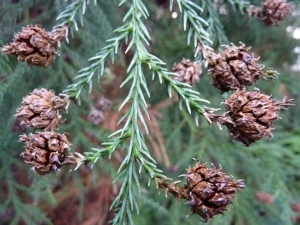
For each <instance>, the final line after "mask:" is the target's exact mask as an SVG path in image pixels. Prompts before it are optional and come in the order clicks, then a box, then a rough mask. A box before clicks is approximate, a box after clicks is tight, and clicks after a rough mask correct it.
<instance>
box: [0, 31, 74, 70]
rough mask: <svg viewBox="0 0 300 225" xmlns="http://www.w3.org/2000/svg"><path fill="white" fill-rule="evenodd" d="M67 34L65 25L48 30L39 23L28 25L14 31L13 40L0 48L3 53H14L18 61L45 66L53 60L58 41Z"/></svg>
mask: <svg viewBox="0 0 300 225" xmlns="http://www.w3.org/2000/svg"><path fill="white" fill-rule="evenodd" d="M67 35H68V29H67V27H66V26H57V27H54V28H53V30H52V31H51V32H48V31H45V29H43V28H42V27H41V26H40V25H28V26H27V27H23V28H22V30H21V32H19V33H16V34H15V35H14V39H13V42H11V43H10V44H7V45H5V46H3V47H2V49H1V50H2V53H3V54H12V55H16V56H17V59H18V61H19V62H26V63H27V64H29V65H35V66H42V67H47V66H49V65H50V64H51V63H52V62H53V61H54V59H55V57H56V55H57V54H58V53H57V52H56V50H57V48H58V47H59V45H60V41H61V40H62V39H63V38H64V37H65V38H67Z"/></svg>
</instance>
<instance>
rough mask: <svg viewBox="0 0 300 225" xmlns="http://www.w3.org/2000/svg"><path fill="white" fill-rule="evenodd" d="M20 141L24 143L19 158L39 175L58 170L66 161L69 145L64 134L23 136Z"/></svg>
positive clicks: (49, 133) (40, 133)
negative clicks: (23, 150)
mask: <svg viewBox="0 0 300 225" xmlns="http://www.w3.org/2000/svg"><path fill="white" fill-rule="evenodd" d="M20 141H21V142H24V143H25V152H22V153H21V157H22V158H23V159H24V161H25V163H27V164H29V165H31V166H32V169H33V170H34V171H35V172H37V173H39V174H40V175H45V174H48V173H51V172H52V171H55V170H58V169H59V168H60V167H61V166H62V165H63V164H64V162H65V160H66V159H67V154H68V151H69V150H70V145H71V144H70V142H69V141H68V140H67V138H66V136H65V135H64V134H59V133H55V132H53V131H51V132H49V131H46V132H38V133H36V134H29V135H28V136H27V135H26V134H23V135H20Z"/></svg>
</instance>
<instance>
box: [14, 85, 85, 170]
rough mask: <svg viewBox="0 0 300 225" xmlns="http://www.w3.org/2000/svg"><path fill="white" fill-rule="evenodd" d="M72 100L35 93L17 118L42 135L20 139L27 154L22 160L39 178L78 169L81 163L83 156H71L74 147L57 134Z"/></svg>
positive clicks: (41, 92)
mask: <svg viewBox="0 0 300 225" xmlns="http://www.w3.org/2000/svg"><path fill="white" fill-rule="evenodd" d="M69 103H70V100H69V99H68V98H66V99H63V98H61V97H60V96H56V95H55V93H54V91H53V90H47V89H44V88H42V89H35V90H34V91H33V92H32V93H30V94H29V95H27V96H26V97H24V98H23V101H22V106H21V107H20V108H18V109H17V113H16V114H15V115H14V118H15V119H17V120H18V121H21V124H20V125H25V126H27V127H31V128H34V129H43V130H44V131H43V132H37V133H33V134H32V133H31V134H29V135H26V134H22V135H20V139H19V140H20V141H21V142H23V143H24V144H25V151H24V152H22V153H21V157H22V158H23V159H24V161H25V163H27V164H29V165H31V166H32V169H33V170H34V171H35V172H37V173H39V174H40V175H45V174H48V173H51V172H53V171H56V170H59V168H60V167H62V166H63V165H77V166H79V165H80V164H81V163H82V162H81V157H82V156H81V155H80V154H79V153H75V154H76V156H74V155H73V154H72V153H71V152H70V149H71V148H70V146H71V143H70V142H69V141H68V139H67V137H66V135H65V134H60V133H56V132H55V131H54V130H56V129H57V128H58V125H59V124H60V123H61V122H62V120H61V117H62V115H61V114H62V113H63V112H66V111H67V109H68V106H69Z"/></svg>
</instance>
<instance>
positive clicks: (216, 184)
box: [184, 162, 245, 221]
mask: <svg viewBox="0 0 300 225" xmlns="http://www.w3.org/2000/svg"><path fill="white" fill-rule="evenodd" d="M184 176H186V181H187V182H186V185H185V190H186V193H187V196H188V200H189V201H188V202H187V204H188V205H189V206H190V207H191V209H192V211H193V213H197V214H198V215H199V216H201V217H202V218H203V219H204V220H205V221H207V220H208V219H210V218H213V217H214V216H215V215H218V214H222V215H223V214H224V211H227V206H228V205H229V204H231V203H232V202H231V199H232V198H234V195H235V193H236V191H237V190H241V189H243V188H245V184H244V180H236V181H235V180H234V179H233V177H232V176H228V175H227V174H225V173H223V172H222V168H219V169H217V168H216V167H213V168H206V164H201V163H200V162H198V163H197V164H196V166H194V167H193V168H190V169H187V174H186V175H184Z"/></svg>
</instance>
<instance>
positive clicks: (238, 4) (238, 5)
mask: <svg viewBox="0 0 300 225" xmlns="http://www.w3.org/2000/svg"><path fill="white" fill-rule="evenodd" d="M227 1H228V2H229V3H230V4H231V5H232V7H233V9H234V11H236V10H239V11H240V12H241V14H243V13H244V12H245V11H246V9H247V8H248V7H249V5H250V2H249V1H245V0H227Z"/></svg>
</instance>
